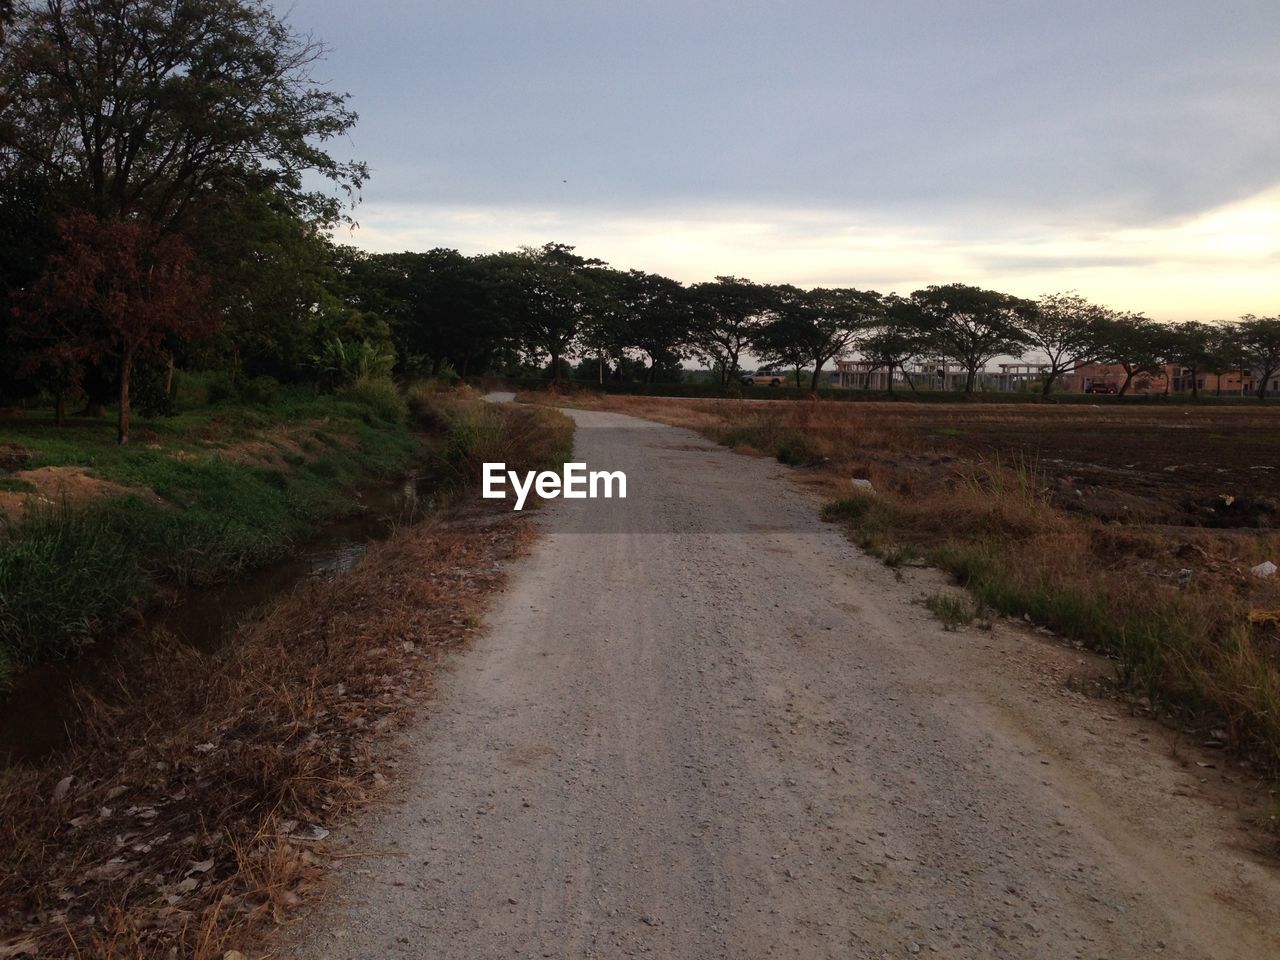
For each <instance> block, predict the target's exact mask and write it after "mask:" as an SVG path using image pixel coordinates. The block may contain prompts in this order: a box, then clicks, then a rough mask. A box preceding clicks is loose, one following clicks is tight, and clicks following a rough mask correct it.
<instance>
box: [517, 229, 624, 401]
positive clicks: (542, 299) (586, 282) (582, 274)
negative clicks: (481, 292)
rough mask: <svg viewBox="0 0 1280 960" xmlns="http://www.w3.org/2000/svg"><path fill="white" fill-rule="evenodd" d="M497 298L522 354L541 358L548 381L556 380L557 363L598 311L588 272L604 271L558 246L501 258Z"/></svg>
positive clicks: (597, 287)
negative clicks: (545, 359) (544, 360)
mask: <svg viewBox="0 0 1280 960" xmlns="http://www.w3.org/2000/svg"><path fill="white" fill-rule="evenodd" d="M500 264H501V265H500V266H499V268H498V271H499V272H498V282H499V291H498V292H499V297H500V298H501V302H502V304H503V307H504V308H505V309H506V310H507V311H508V312H509V314H510V316H511V317H512V320H513V324H514V327H515V331H516V335H517V338H518V339H519V340H520V342H521V346H522V347H523V348H524V349H525V352H527V353H530V354H533V355H537V354H539V353H542V354H546V355H547V356H548V357H550V359H551V371H552V373H551V376H552V379H553V380H554V381H556V382H559V381H560V379H561V360H562V359H564V358H565V357H567V356H568V355H569V353H570V352H572V350H573V347H574V345H575V343H576V342H577V340H578V336H579V334H580V333H581V331H582V328H583V325H584V324H585V323H586V322H587V321H588V319H589V318H590V316H591V315H593V314H594V313H595V312H596V311H597V310H599V309H600V284H599V283H598V282H597V281H596V280H595V279H593V277H592V275H591V271H592V270H593V269H594V268H596V267H602V266H604V265H605V264H604V261H602V260H594V259H591V260H588V259H585V258H583V257H580V256H578V255H577V254H575V253H574V252H573V247H571V246H567V245H566V244H562V243H548V244H545V245H543V246H541V247H530V248H525V249H524V250H521V251H520V252H519V253H515V254H503V255H501V260H500Z"/></svg>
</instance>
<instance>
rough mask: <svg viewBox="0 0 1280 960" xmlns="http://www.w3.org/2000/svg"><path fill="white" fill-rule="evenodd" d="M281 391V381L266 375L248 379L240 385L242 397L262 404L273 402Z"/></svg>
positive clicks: (247, 400)
mask: <svg viewBox="0 0 1280 960" xmlns="http://www.w3.org/2000/svg"><path fill="white" fill-rule="evenodd" d="M279 393H280V381H279V380H277V379H276V378H275V377H269V376H265V375H264V376H261V377H254V378H253V379H252V380H246V381H245V382H244V383H243V384H241V386H240V399H241V400H243V401H244V402H245V403H254V404H258V405H260V406H265V405H266V404H269V403H271V401H273V400H275V398H276V396H277V395H278V394H279Z"/></svg>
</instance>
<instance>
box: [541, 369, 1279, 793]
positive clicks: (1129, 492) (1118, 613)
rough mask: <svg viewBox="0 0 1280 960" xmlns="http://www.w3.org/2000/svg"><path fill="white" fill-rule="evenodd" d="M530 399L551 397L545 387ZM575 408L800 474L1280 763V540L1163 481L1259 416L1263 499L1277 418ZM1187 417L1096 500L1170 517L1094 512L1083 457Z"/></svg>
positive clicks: (631, 404)
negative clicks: (640, 421)
mask: <svg viewBox="0 0 1280 960" xmlns="http://www.w3.org/2000/svg"><path fill="white" fill-rule="evenodd" d="M522 399H532V400H534V401H535V402H547V399H546V398H544V397H541V396H538V395H531V396H530V397H527V398H524V397H522ZM568 399H569V402H571V403H574V404H578V405H582V406H590V407H597V408H602V409H610V410H616V411H619V412H623V413H630V414H633V415H636V416H641V417H647V418H649V419H653V420H658V421H660V422H664V423H670V424H673V425H675V426H681V427H686V428H689V429H693V430H696V431H698V432H700V433H702V434H703V435H705V436H707V437H710V438H712V439H714V440H717V441H719V442H721V443H723V444H726V445H728V446H730V447H733V448H734V449H737V450H739V451H742V452H745V453H754V454H760V455H766V456H776V457H777V458H778V459H779V460H782V461H783V462H788V463H793V464H796V465H798V466H801V467H804V468H805V469H804V470H802V471H801V472H800V473H798V475H797V479H799V480H800V481H801V482H802V483H804V484H805V485H806V486H808V487H810V488H812V489H813V490H814V491H815V492H817V493H818V494H819V495H821V496H822V497H823V498H824V499H827V500H829V501H830V503H829V504H828V507H827V508H826V510H825V511H824V516H826V517H827V518H828V519H830V520H832V521H835V522H841V523H844V524H845V525H846V526H847V528H848V529H849V532H850V535H851V536H852V537H854V538H855V539H856V540H857V541H858V542H859V543H861V544H862V545H863V546H864V547H866V548H867V549H869V550H871V551H872V552H874V553H876V554H877V555H880V556H883V557H885V558H886V560H887V561H889V562H901V558H902V557H903V556H904V555H906V556H910V555H911V553H912V552H918V553H919V554H920V555H922V556H924V557H926V558H928V559H929V560H930V561H931V562H933V563H935V564H937V565H939V566H942V567H943V568H945V569H947V570H949V571H950V572H951V573H952V574H954V575H955V577H956V578H957V580H958V582H960V583H961V584H963V585H964V586H966V587H968V588H969V589H970V591H971V592H972V593H973V595H974V597H975V599H976V600H977V602H978V603H979V604H981V605H983V606H984V607H986V608H989V609H991V610H993V611H994V612H996V613H1000V614H1004V615H1008V616H1024V615H1028V616H1030V617H1031V618H1032V619H1033V620H1035V621H1036V622H1038V623H1040V624H1042V625H1044V626H1046V627H1049V628H1051V629H1052V630H1054V631H1055V632H1057V633H1059V634H1061V635H1063V636H1065V637H1066V638H1068V639H1069V640H1072V641H1074V642H1076V643H1079V644H1081V645H1082V646H1088V647H1091V648H1093V649H1096V650H1098V651H1100V652H1103V653H1105V654H1107V655H1109V656H1111V657H1113V658H1115V660H1116V663H1117V668H1118V671H1117V672H1118V677H1119V679H1120V681H1121V682H1122V684H1123V685H1124V686H1125V687H1126V688H1127V689H1129V690H1130V691H1133V692H1134V693H1136V694H1137V695H1138V696H1139V698H1140V700H1141V701H1142V702H1144V703H1150V704H1152V705H1153V707H1154V709H1156V710H1158V711H1162V712H1165V713H1171V714H1176V715H1177V716H1178V717H1179V720H1180V723H1182V724H1188V723H1201V724H1203V725H1204V726H1205V727H1206V728H1212V729H1221V730H1226V731H1227V732H1228V734H1229V739H1230V740H1231V741H1232V745H1233V746H1235V747H1236V748H1238V749H1239V750H1240V752H1241V753H1242V754H1243V755H1246V756H1248V757H1251V758H1252V759H1253V760H1255V761H1260V762H1261V763H1262V764H1263V765H1265V766H1266V767H1267V768H1269V769H1270V770H1272V771H1275V770H1280V583H1278V582H1277V581H1276V580H1274V579H1273V580H1270V581H1263V580H1259V579H1257V578H1254V577H1252V576H1250V575H1249V573H1248V570H1249V568H1250V567H1251V566H1252V565H1254V564H1255V563H1257V562H1258V561H1259V560H1261V559H1266V558H1272V559H1277V558H1280V534H1277V533H1276V532H1274V530H1273V529H1267V528H1263V529H1256V528H1255V529H1229V530H1228V529H1211V528H1209V527H1204V526H1193V525H1189V524H1192V523H1196V522H1199V521H1198V519H1197V515H1195V514H1187V513H1185V512H1179V511H1180V510H1181V506H1180V504H1179V503H1177V502H1173V500H1174V499H1175V498H1177V497H1179V496H1180V495H1181V491H1183V490H1185V489H1186V487H1187V484H1186V483H1183V482H1182V481H1180V480H1178V481H1173V480H1166V479H1165V478H1168V477H1174V478H1177V477H1181V476H1184V475H1186V474H1187V473H1189V472H1191V470H1192V468H1193V467H1197V466H1198V462H1197V461H1194V458H1193V454H1194V452H1195V451H1201V453H1200V454H1199V456H1201V457H1202V458H1204V459H1208V460H1209V462H1212V460H1211V459H1210V458H1211V457H1212V456H1215V455H1221V454H1222V453H1223V452H1224V450H1226V449H1227V447H1228V446H1229V445H1227V444H1226V443H1225V441H1222V440H1216V439H1215V438H1218V437H1222V436H1225V435H1226V434H1224V433H1223V431H1226V430H1229V429H1233V427H1232V426H1231V425H1232V424H1236V425H1245V426H1246V428H1247V430H1248V431H1249V432H1250V433H1251V435H1252V436H1253V442H1254V443H1255V448H1254V449H1255V453H1257V456H1258V459H1259V461H1261V462H1262V463H1263V466H1262V469H1261V470H1260V471H1258V472H1249V473H1247V474H1244V473H1242V474H1241V475H1240V476H1241V477H1243V478H1244V479H1242V480H1240V481H1239V482H1241V483H1251V484H1253V485H1254V486H1250V487H1245V488H1243V489H1241V488H1240V487H1236V488H1234V490H1235V492H1236V493H1238V494H1242V495H1245V496H1248V497H1254V498H1256V497H1257V492H1256V488H1257V486H1260V485H1264V484H1266V483H1268V482H1270V481H1271V480H1272V479H1273V478H1272V477H1271V474H1270V472H1268V471H1267V470H1266V467H1267V465H1268V464H1274V463H1275V462H1276V461H1277V460H1278V459H1280V457H1277V454H1280V410H1277V411H1271V410H1259V409H1257V408H1252V409H1247V410H1222V409H1221V408H1213V409H1212V410H1210V411H1205V412H1204V415H1203V422H1200V421H1198V420H1197V419H1195V418H1196V417H1199V416H1200V413H1199V412H1192V413H1188V412H1187V411H1185V410H1173V411H1159V410H1157V411H1154V412H1152V411H1149V410H1141V411H1138V410H1134V411H1129V410H1123V409H1115V408H1109V409H1101V410H1090V409H1089V408H1076V407H1073V408H1070V410H1065V411H1063V410H1054V409H1052V408H1049V409H1046V408H1043V407H1036V408H1034V409H1031V410H1026V409H1023V408H1020V407H1017V406H987V405H982V406H980V407H975V406H974V405H965V404H956V405H949V406H948V405H932V404H931V405H912V404H880V403H866V404H842V403H833V402H822V401H796V402H773V403H743V402H736V401H715V400H712V401H690V400H676V399H664V398H656V397H619V396H602V395H596V394H590V393H583V394H574V395H573V396H571V397H570V398H568ZM556 402H558V403H564V402H565V398H564V397H560V398H556ZM1193 413H1194V416H1193ZM1059 421H1064V422H1065V424H1066V425H1065V426H1062V424H1060V423H1059ZM1002 423H1004V424H1006V425H1007V432H1009V433H1010V435H1012V436H1015V437H1016V436H1018V435H1019V434H1018V431H1019V430H1026V429H1027V424H1028V423H1031V424H1033V425H1034V431H1033V436H1034V439H1035V446H1034V447H1029V446H1028V445H1026V444H1024V445H1021V446H1019V445H1015V444H1012V443H1006V442H1003V441H1002V440H1001V437H1002V432H1001V424H1002ZM975 424H976V426H975ZM1174 428H1177V431H1178V432H1177V433H1176V434H1174V433H1165V434H1162V435H1161V436H1162V437H1165V438H1167V437H1171V436H1172V437H1177V438H1180V439H1179V440H1178V443H1172V442H1171V441H1170V442H1168V445H1169V451H1168V454H1167V455H1168V456H1169V457H1170V458H1171V459H1170V460H1169V461H1168V462H1167V463H1166V462H1162V461H1159V460H1155V462H1150V461H1152V460H1153V458H1154V454H1150V455H1149V456H1148V457H1147V461H1148V462H1145V463H1143V464H1141V466H1143V467H1145V472H1143V471H1142V470H1139V469H1133V470H1125V469H1120V468H1114V469H1113V468H1108V469H1107V470H1106V471H1105V473H1106V476H1107V477H1108V482H1109V483H1111V484H1112V486H1111V487H1109V488H1107V489H1106V490H1105V491H1101V492H1096V493H1092V494H1091V496H1093V497H1094V498H1095V499H1096V500H1097V501H1098V502H1103V501H1105V502H1107V503H1109V504H1115V503H1128V502H1134V503H1138V502H1139V500H1141V503H1143V504H1145V505H1146V506H1147V508H1148V511H1149V514H1150V515H1151V516H1154V517H1158V518H1159V519H1160V521H1161V522H1142V519H1143V518H1142V517H1141V516H1139V515H1138V513H1139V511H1136V510H1135V511H1133V512H1131V513H1122V514H1121V516H1122V517H1127V518H1128V520H1129V522H1123V521H1121V520H1117V519H1116V518H1115V517H1114V516H1111V515H1110V514H1106V513H1105V512H1104V511H1095V512H1090V511H1089V510H1087V509H1084V508H1082V507H1081V505H1080V503H1079V501H1080V500H1081V499H1082V496H1081V492H1080V491H1079V487H1080V486H1081V484H1080V483H1079V482H1078V475H1079V473H1080V471H1081V470H1082V469H1087V468H1088V467H1089V466H1090V465H1091V464H1090V463H1086V462H1083V460H1088V459H1089V458H1090V457H1091V456H1092V455H1093V454H1092V452H1091V451H1092V450H1108V451H1111V452H1110V454H1109V455H1110V456H1111V457H1112V458H1113V462H1118V461H1120V460H1128V459H1129V458H1135V459H1138V458H1139V454H1136V453H1134V452H1133V451H1134V448H1135V447H1138V446H1140V445H1142V444H1149V446H1148V447H1147V448H1146V449H1147V450H1148V451H1151V450H1158V449H1159V450H1162V449H1163V447H1160V446H1158V445H1152V441H1150V439H1149V437H1148V434H1149V433H1150V432H1151V431H1153V430H1157V431H1158V430H1159V429H1167V430H1170V431H1171V430H1173V429H1174ZM1059 429H1062V430H1065V431H1066V436H1067V438H1068V439H1069V438H1070V437H1073V436H1085V435H1087V436H1089V437H1090V438H1091V442H1092V443H1093V444H1094V446H1093V447H1091V448H1089V450H1085V451H1083V452H1081V453H1077V458H1083V460H1081V459H1076V460H1074V461H1073V462H1069V463H1067V462H1065V458H1064V457H1054V458H1044V457H1041V456H1038V455H1037V454H1036V452H1035V451H1036V450H1038V449H1041V448H1051V447H1055V445H1056V448H1059V449H1060V448H1063V447H1066V446H1067V445H1068V444H1067V441H1066V440H1064V439H1063V438H1062V437H1060V436H1058V435H1057V433H1055V431H1056V430H1059ZM975 438H980V439H975ZM1158 439H1159V438H1158ZM1160 442H1161V443H1165V442H1166V441H1165V440H1161V441H1160ZM1214 444H1217V446H1216V447H1215V446H1214ZM1231 449H1234V448H1231ZM1171 464H1172V465H1173V469H1170V465H1171ZM1120 466H1121V467H1128V466H1130V464H1127V463H1125V464H1121V465H1120ZM1245 466H1246V467H1248V466H1249V464H1248V461H1246V465H1245ZM1204 469H1208V468H1207V467H1205V468H1204ZM1206 475H1208V476H1210V477H1211V478H1214V479H1210V480H1209V481H1208V482H1209V483H1219V484H1225V483H1226V482H1227V481H1225V480H1222V479H1216V478H1218V477H1220V476H1222V475H1221V474H1217V473H1216V472H1210V473H1208V474H1206ZM851 477H857V478H864V479H868V480H870V481H871V482H872V484H873V485H874V487H875V490H876V494H875V495H874V496H865V495H859V494H858V492H857V491H856V490H855V489H853V488H852V487H851V485H850V478H851ZM1237 479H1239V478H1237ZM1090 489H1092V490H1097V487H1094V488H1090ZM1206 489H1214V488H1212V487H1207V488H1206ZM1219 489H1220V488H1219ZM1139 495H1140V497H1139ZM1126 497H1127V498H1129V500H1126V499H1125V498H1126ZM1162 498H1163V499H1162ZM1262 505H1263V506H1264V507H1265V506H1266V502H1265V501H1263V503H1262ZM1166 508H1167V509H1166ZM1260 515H1261V516H1262V517H1263V520H1264V522H1265V519H1266V514H1265V513H1262V514H1260ZM1170 517H1173V518H1176V519H1177V520H1178V521H1179V522H1170V520H1169V518H1170ZM1214 522H1219V523H1221V522H1223V521H1221V520H1217V521H1214ZM1272 612H1275V615H1274V616H1273V615H1271V614H1272Z"/></svg>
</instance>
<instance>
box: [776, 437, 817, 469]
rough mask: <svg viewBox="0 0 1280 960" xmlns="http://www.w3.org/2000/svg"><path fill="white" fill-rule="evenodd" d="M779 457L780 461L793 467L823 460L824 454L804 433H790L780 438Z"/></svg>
mask: <svg viewBox="0 0 1280 960" xmlns="http://www.w3.org/2000/svg"><path fill="white" fill-rule="evenodd" d="M777 457H778V462H779V463H785V464H787V465H788V466H792V467H805V466H809V465H810V464H814V463H819V462H821V460H822V455H821V454H819V453H818V452H817V451H816V450H815V449H814V448H813V444H811V443H810V442H809V440H808V439H807V438H806V437H805V435H804V434H802V433H793V434H788V435H786V436H784V437H783V438H782V439H781V440H779V441H778V447H777Z"/></svg>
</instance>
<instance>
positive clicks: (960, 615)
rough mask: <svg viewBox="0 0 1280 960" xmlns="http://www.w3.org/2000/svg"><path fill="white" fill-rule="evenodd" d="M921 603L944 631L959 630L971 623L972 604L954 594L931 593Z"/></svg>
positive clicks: (972, 616) (972, 615) (972, 614)
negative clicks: (940, 624) (938, 621)
mask: <svg viewBox="0 0 1280 960" xmlns="http://www.w3.org/2000/svg"><path fill="white" fill-rule="evenodd" d="M921 602H922V603H923V604H924V606H925V608H926V609H927V610H928V611H929V612H930V613H932V614H933V615H934V616H935V617H937V618H938V619H939V620H940V621H942V629H944V630H959V629H960V628H961V627H965V626H968V625H969V624H970V623H972V622H973V618H974V612H973V604H971V603H970V602H969V601H968V600H966V599H965V598H964V597H958V596H956V595H955V594H954V593H931V594H929V595H928V596H927V597H925V598H924V600H923V601H921Z"/></svg>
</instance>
